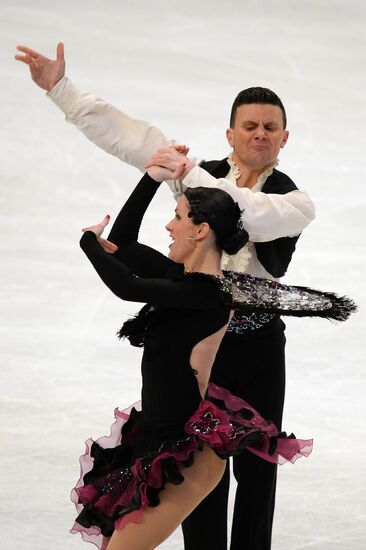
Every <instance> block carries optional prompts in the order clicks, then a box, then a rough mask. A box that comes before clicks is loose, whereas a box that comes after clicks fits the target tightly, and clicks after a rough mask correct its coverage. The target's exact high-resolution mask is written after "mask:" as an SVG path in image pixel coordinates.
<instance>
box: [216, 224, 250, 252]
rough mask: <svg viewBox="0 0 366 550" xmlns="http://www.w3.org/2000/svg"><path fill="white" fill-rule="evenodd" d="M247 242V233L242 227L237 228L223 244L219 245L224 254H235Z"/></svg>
mask: <svg viewBox="0 0 366 550" xmlns="http://www.w3.org/2000/svg"><path fill="white" fill-rule="evenodd" d="M248 241H249V235H248V232H247V231H246V230H245V229H244V228H243V227H238V228H237V230H236V231H235V233H232V234H231V235H230V237H229V238H228V239H226V240H225V242H222V243H220V244H221V247H222V249H223V250H224V251H225V252H226V254H230V255H231V254H236V253H237V252H239V250H240V249H241V248H243V246H245V245H246V244H247V242H248Z"/></svg>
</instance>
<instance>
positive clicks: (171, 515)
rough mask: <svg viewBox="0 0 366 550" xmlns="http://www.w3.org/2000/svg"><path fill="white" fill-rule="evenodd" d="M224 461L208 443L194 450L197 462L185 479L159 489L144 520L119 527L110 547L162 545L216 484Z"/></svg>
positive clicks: (143, 549) (140, 549)
mask: <svg viewBox="0 0 366 550" xmlns="http://www.w3.org/2000/svg"><path fill="white" fill-rule="evenodd" d="M225 465H226V461H224V460H222V459H220V458H219V457H218V456H217V455H216V453H215V452H214V451H213V450H212V449H211V448H210V447H209V446H208V445H206V444H205V445H204V448H203V450H202V451H201V452H196V453H195V457H194V464H193V465H192V466H191V467H189V468H186V469H184V471H183V475H184V481H183V483H181V484H180V485H173V484H171V483H167V484H166V486H165V489H164V490H163V491H162V492H161V493H160V504H159V505H158V506H156V507H148V508H146V509H145V510H144V519H143V521H142V523H132V522H131V523H127V525H126V526H125V527H124V528H123V529H121V530H116V531H115V532H114V533H113V535H112V538H111V541H110V543H109V545H108V547H107V550H153V548H156V547H157V546H159V544H161V543H162V542H163V541H164V540H165V539H167V538H168V537H169V535H171V534H172V533H173V531H175V529H177V527H178V526H179V525H180V524H181V523H182V521H183V520H184V519H185V518H186V517H187V516H188V515H189V514H190V513H191V512H192V510H193V509H194V508H195V507H196V506H197V505H198V504H199V503H200V502H201V501H202V500H203V499H204V498H205V497H206V496H207V495H208V494H209V493H210V492H211V491H212V489H214V487H216V485H217V484H218V482H219V481H220V479H221V477H222V475H223V473H224V471H225Z"/></svg>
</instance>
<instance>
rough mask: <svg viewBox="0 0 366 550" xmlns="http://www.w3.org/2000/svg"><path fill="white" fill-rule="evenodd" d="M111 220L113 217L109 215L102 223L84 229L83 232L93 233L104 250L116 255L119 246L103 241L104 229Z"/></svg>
mask: <svg viewBox="0 0 366 550" xmlns="http://www.w3.org/2000/svg"><path fill="white" fill-rule="evenodd" d="M110 219H111V217H110V216H109V215H107V216H105V218H104V219H103V220H102V221H101V222H100V223H97V224H96V225H91V226H89V227H83V229H82V232H83V233H85V231H92V232H93V233H94V234H95V235H96V237H97V241H98V243H99V244H100V246H101V247H102V248H103V250H105V252H108V253H109V254H114V253H115V252H116V251H117V250H118V246H117V245H115V244H114V243H111V242H110V241H107V239H103V237H102V233H103V231H104V228H105V227H106V226H107V225H108V224H109V221H110Z"/></svg>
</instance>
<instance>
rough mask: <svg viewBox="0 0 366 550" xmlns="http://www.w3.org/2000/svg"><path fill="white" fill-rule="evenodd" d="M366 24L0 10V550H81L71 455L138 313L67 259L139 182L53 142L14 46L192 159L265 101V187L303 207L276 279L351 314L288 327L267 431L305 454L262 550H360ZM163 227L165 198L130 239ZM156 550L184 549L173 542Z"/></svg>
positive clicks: (170, 8) (107, 391) (192, 10)
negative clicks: (276, 168)
mask: <svg viewBox="0 0 366 550" xmlns="http://www.w3.org/2000/svg"><path fill="white" fill-rule="evenodd" d="M365 14H366V4H365V2H363V1H362V0H359V1H355V0H344V1H340V0H334V1H330V0H328V1H322V0H309V1H304V2H300V1H298V0H276V1H272V0H256V1H254V0H253V1H249V0H231V1H230V0H202V1H201V2H199V1H193V0H186V1H185V2H178V1H176V0H170V1H166V0H163V1H158V0H157V1H156V2H150V1H148V0H140V1H139V2H135V3H132V2H124V1H123V0H108V1H105V2H100V1H96V0H88V1H86V0H79V1H78V2H74V1H72V0H63V1H62V2H58V3H56V2H47V1H46V0H43V1H42V0H32V1H27V0H23V1H21V0H0V62H1V63H0V66H1V70H0V79H1V84H0V99H1V109H0V113H1V114H0V117H1V118H0V135H1V147H0V174H1V216H0V228H1V240H0V250H1V271H0V273H1V281H0V297H1V317H0V334H1V343H0V354H1V364H0V373H1V374H0V376H1V423H0V430H1V450H0V488H1V499H0V524H1V535H0V548H1V549H2V550H14V549H16V550H34V549H36V550H49V549H51V548H52V550H61V549H62V550H66V549H73V548H74V549H77V548H83V547H86V545H85V544H84V543H82V542H81V540H80V538H79V537H78V536H72V535H69V534H68V529H69V527H70V525H71V524H72V521H73V517H74V510H73V507H72V505H71V503H70V502H69V491H70V488H71V487H72V486H73V484H74V482H75V481H76V479H77V476H78V464H77V460H78V456H79V454H80V453H81V451H82V449H83V441H84V440H85V439H86V438H87V437H88V436H89V435H92V436H99V435H103V434H105V433H106V429H107V427H109V425H110V424H111V422H112V415H113V409H114V407H115V406H116V405H122V406H123V405H126V404H129V403H130V402H132V401H134V400H136V399H137V398H138V395H139V389H140V381H139V359H140V351H139V350H136V349H134V348H132V347H130V346H128V345H127V344H126V343H120V342H119V341H118V340H117V339H116V338H115V331H116V330H117V329H118V328H119V326H120V325H121V323H122V321H123V320H124V319H125V318H126V315H128V314H133V313H134V312H135V311H136V309H137V307H136V305H133V304H128V303H122V302H120V301H118V300H117V299H116V298H115V297H114V296H112V295H111V294H110V293H109V292H108V291H107V290H106V289H105V288H104V287H103V286H102V284H101V283H100V282H99V280H98V278H97V276H96V274H95V273H94V271H93V269H92V268H91V266H90V264H89V262H88V261H87V260H86V259H85V257H84V255H83V254H82V253H81V251H80V249H79V246H78V240H79V237H80V228H81V227H82V226H84V225H87V224H91V223H94V222H95V221H97V220H99V219H100V218H101V217H102V216H103V215H104V214H106V213H109V214H111V216H112V218H113V217H114V216H115V214H116V213H117V212H118V210H119V207H120V205H121V204H122V202H123V201H124V199H125V198H126V197H127V196H128V194H129V192H130V191H131V189H132V187H133V186H134V184H135V183H136V182H137V180H138V178H139V174H138V173H137V171H136V170H135V169H133V168H130V167H126V166H124V165H123V164H122V163H121V162H120V161H118V160H116V159H114V158H112V157H110V156H108V155H106V154H105V153H104V152H103V151H100V150H98V149H97V148H96V147H95V146H94V145H92V144H91V143H89V142H88V141H87V140H86V139H85V138H84V137H83V136H82V135H81V134H80V133H79V132H78V131H77V130H76V129H75V128H73V127H71V126H69V125H67V124H65V122H64V121H63V116H62V113H61V112H59V111H58V110H57V108H56V107H55V106H54V105H53V104H52V103H51V102H50V101H49V100H48V99H47V98H46V97H44V94H43V92H42V90H40V89H39V88H37V87H36V86H35V85H34V84H33V82H31V80H30V78H29V75H28V70H27V67H26V66H24V65H22V64H20V63H17V62H15V61H14V59H13V55H14V54H15V46H16V44H18V43H23V44H27V45H29V46H31V47H33V48H35V49H38V50H39V51H41V52H44V53H45V54H46V55H49V56H53V55H54V51H55V45H56V42H57V41H59V40H63V41H64V42H65V48H66V59H67V74H68V76H69V77H70V78H71V79H72V80H73V81H74V82H75V83H76V84H78V85H79V86H80V87H82V88H84V89H87V90H90V91H92V92H93V93H95V94H97V95H99V96H101V97H103V98H105V99H108V100H109V101H110V102H111V103H113V104H115V105H117V106H119V107H121V108H122V109H124V110H125V111H127V112H128V113H130V114H132V115H134V116H136V117H139V118H144V119H147V120H150V121H152V122H153V123H154V124H156V125H157V126H159V127H161V128H162V129H163V130H164V132H165V133H166V134H167V135H168V136H171V137H174V138H177V139H178V140H180V141H182V142H184V143H187V144H189V145H190V146H191V150H192V152H194V153H197V154H202V155H203V156H205V157H206V158H207V159H212V158H222V157H223V156H225V155H226V154H227V152H228V147H227V145H226V142H225V129H226V127H227V124H228V115H229V110H230V107H231V102H232V100H233V98H234V97H235V95H236V94H237V92H238V91H239V90H241V89H243V88H246V87H249V86H253V85H261V86H267V87H269V88H272V89H274V90H275V91H276V92H277V93H278V94H279V96H280V97H281V98H282V100H283V102H284V104H285V106H286V107H287V112H288V118H289V129H290V134H291V135H290V141H289V142H288V144H287V146H286V148H285V150H283V151H282V154H281V164H280V169H281V170H283V171H285V172H287V173H288V174H289V175H290V176H291V177H292V179H294V181H295V182H296V183H297V184H298V185H299V186H300V187H302V188H304V189H305V190H307V191H308V192H309V193H310V194H311V196H312V198H313V199H314V201H315V202H316V205H317V219H316V221H315V222H314V223H312V224H311V226H310V227H309V228H308V229H306V231H305V233H304V235H303V236H302V237H301V239H300V242H299V245H298V250H297V252H296V255H295V258H294V261H293V263H292V265H291V268H290V270H289V272H288V275H287V276H286V279H285V280H286V282H289V283H296V284H303V285H308V286H313V287H319V288H323V289H329V290H334V291H336V292H339V293H344V294H348V295H350V296H352V297H353V298H354V299H355V300H356V301H357V303H358V305H359V313H357V314H356V315H354V316H353V317H352V319H351V320H349V321H348V322H347V323H345V324H338V325H337V324H334V323H330V322H328V321H325V320H316V319H304V320H300V319H295V320H291V321H288V322H287V326H288V329H287V339H288V345H287V365H288V369H287V399H286V411H285V419H284V426H285V427H286V428H287V429H289V430H290V431H292V430H293V431H294V432H295V433H296V434H298V435H299V436H300V435H301V436H303V437H314V440H315V446H314V452H313V454H312V456H311V457H310V458H309V459H307V460H301V461H299V462H298V463H297V464H296V465H295V466H292V465H285V466H283V467H282V468H281V469H280V474H279V484H278V497H277V509H276V516H275V525H274V534H273V550H299V549H303V548H306V549H311V550H364V549H365V548H366V466H365V454H366V443H365V441H366V437H365V436H366V429H365V416H366V411H365V370H364V342H365V336H364V332H363V331H364V328H365V301H366V300H365V267H366V260H365V244H364V243H365V218H366V215H365V212H366V192H365V181H364V180H365V175H364V162H365V161H364V158H365V156H364V151H365V149H364V148H365V147H366V139H365V135H366V134H365V124H366V109H365V100H366V79H365V58H366V32H365V22H366V21H365ZM172 208H173V199H172V197H171V196H170V194H169V192H168V190H167V189H166V188H164V189H162V190H161V192H160V194H159V199H158V200H156V201H155V202H154V203H153V205H152V206H151V209H150V211H149V214H148V216H147V219H146V223H145V225H144V228H145V229H144V233H143V235H144V237H145V239H146V241H147V242H149V244H152V245H153V246H156V247H159V248H160V249H161V250H164V249H165V248H166V245H167V243H168V238H167V235H165V233H166V232H165V231H164V229H163V227H164V225H165V223H166V222H167V221H168V219H169V218H170V216H171V212H172ZM90 548H92V547H90ZM161 548H164V549H165V550H177V549H181V548H182V538H181V534H180V532H177V533H176V534H174V536H172V537H171V538H170V539H169V540H168V541H167V542H166V543H165V544H163V545H162V546H161ZM213 550H214V549H213ZM243 550H250V549H244V548H243Z"/></svg>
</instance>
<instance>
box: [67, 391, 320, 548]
mask: <svg viewBox="0 0 366 550" xmlns="http://www.w3.org/2000/svg"><path fill="white" fill-rule="evenodd" d="M140 408H141V405H140V403H136V404H135V405H133V406H131V407H129V408H128V409H126V410H124V411H119V410H118V409H116V410H115V422H114V424H113V425H112V427H111V432H110V435H109V436H105V437H102V438H100V439H98V440H97V441H93V440H91V439H89V440H88V441H87V442H86V451H85V454H84V455H82V456H81V457H80V467H81V474H80V479H79V481H78V483H77V485H76V487H74V489H73V490H72V492H71V500H72V501H73V502H74V503H75V506H76V510H77V512H78V517H77V519H76V522H75V524H74V526H73V527H72V529H71V533H77V532H80V533H81V535H82V537H83V540H85V541H87V542H91V543H94V544H95V545H96V546H98V548H101V547H102V542H103V537H110V536H111V535H112V533H113V531H114V529H121V528H123V526H124V525H125V524H126V523H127V522H129V521H133V522H136V523H139V522H140V521H142V518H143V511H144V509H145V508H146V507H147V506H157V505H158V504H159V493H160V492H161V490H162V489H163V488H164V486H165V484H166V483H168V482H170V483H174V484H179V483H182V482H183V481H184V467H189V466H191V465H192V464H193V462H194V453H195V452H196V451H199V450H200V449H202V447H203V443H204V442H206V443H208V444H209V445H210V446H211V447H212V449H213V450H214V451H215V452H216V453H217V454H218V455H219V456H220V457H221V458H223V459H226V458H228V457H229V456H233V455H236V454H239V453H240V452H242V451H243V449H247V450H249V451H251V452H252V453H254V454H256V455H258V456H259V457H261V458H263V459H264V460H267V461H269V462H273V463H275V464H283V463H285V462H292V463H293V462H295V461H296V460H297V459H298V458H300V457H301V456H308V455H309V454H310V453H311V451H312V445H313V441H312V440H311V439H308V440H300V439H296V438H295V437H294V436H293V435H290V436H287V435H286V434H285V433H284V432H282V433H279V432H278V430H277V428H276V426H275V425H274V424H273V423H271V422H268V421H266V420H265V419H264V418H263V417H262V416H261V415H260V414H259V413H258V412H257V411H256V410H255V409H254V408H253V407H252V406H251V405H249V403H247V402H246V401H244V400H243V399H241V398H239V397H236V396H234V395H232V394H231V393H230V392H229V391H228V390H225V389H224V388H221V387H219V386H216V385H215V384H212V383H210V384H209V388H208V392H207V395H206V398H205V400H203V401H202V402H201V404H200V406H199V408H198V409H197V410H196V412H195V413H194V414H193V415H192V416H191V418H190V419H189V420H188V422H186V424H185V426H184V430H182V432H181V433H180V434H179V435H177V438H176V439H174V440H171V439H170V440H169V441H162V442H161V444H160V445H159V446H158V448H156V449H154V450H153V451H151V449H149V450H148V452H146V454H143V456H136V454H135V449H136V443H138V442H139V439H141V438H144V436H145V435H146V432H145V433H144V431H143V429H140V427H139V419H140V418H141V415H142V413H141V412H139V409H140Z"/></svg>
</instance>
